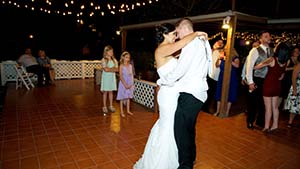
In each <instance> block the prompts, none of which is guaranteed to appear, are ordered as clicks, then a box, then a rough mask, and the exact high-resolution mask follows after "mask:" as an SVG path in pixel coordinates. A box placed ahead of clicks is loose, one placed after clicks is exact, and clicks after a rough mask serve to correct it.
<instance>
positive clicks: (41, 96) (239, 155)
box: [0, 79, 300, 169]
mask: <svg viewBox="0 0 300 169" xmlns="http://www.w3.org/2000/svg"><path fill="white" fill-rule="evenodd" d="M14 87H15V86H13V85H11V84H10V85H8V92H9V93H10V94H9V95H7V96H6V102H5V106H4V109H3V118H2V119H0V128H1V129H3V130H0V150H1V153H0V157H1V158H0V159H1V161H2V162H3V166H4V167H5V166H11V167H8V168H9V169H10V168H20V169H21V168H22V169H23V167H24V168H26V167H27V168H30V169H34V168H48V169H51V168H53V169H54V168H60V169H63V168H72V169H76V168H100V169H120V168H122V169H127V168H128V169H129V168H130V169H131V167H132V165H133V164H134V163H135V162H136V161H137V160H138V159H139V158H140V157H141V155H142V153H143V151H144V148H145V144H146V142H147V140H148V136H149V133H150V130H151V128H152V126H153V124H154V123H155V122H156V120H157V118H158V117H159V115H158V114H157V113H153V112H152V110H150V109H147V108H144V107H142V106H141V105H139V104H136V103H134V102H133V103H132V110H133V111H134V112H135V116H134V117H126V118H122V119H120V120H121V121H120V124H121V126H120V131H119V132H118V133H115V132H114V131H112V130H111V128H110V127H111V122H112V121H111V120H112V118H111V116H110V115H109V116H106V117H103V116H102V114H101V113H99V112H100V110H101V107H102V102H101V99H102V95H101V92H99V89H98V88H97V86H94V81H93V79H85V80H59V81H57V82H56V86H55V87H52V86H51V87H49V88H36V89H35V90H32V91H29V92H27V93H26V94H24V93H22V91H21V90H15V88H14ZM49 91H51V92H49ZM83 91H84V92H83ZM61 93H63V95H62V94H61ZM114 94H116V93H114ZM239 97H241V96H239ZM16 98H18V99H16ZM114 106H115V107H116V108H117V109H118V103H117V102H115V103H114ZM239 107H243V105H238V104H234V105H233V107H232V112H233V114H234V115H233V116H230V117H229V118H224V119H221V118H217V117H214V116H212V115H211V114H208V113H204V112H201V113H200V114H199V116H198V119H197V124H196V131H197V132H196V145H197V156H196V164H195V166H194V168H195V169H198V168H199V169H212V168H213V169H221V168H222V169H244V168H245V169H246V168H247V169H248V168H249V169H268V168H272V169H273V168H274V169H275V168H277V169H298V168H297V166H299V165H300V164H299V160H298V157H299V156H300V152H299V151H298V150H299V149H300V144H299V142H300V138H299V137H298V134H299V130H300V127H295V128H292V129H287V128H285V125H286V122H287V119H288V114H281V115H280V121H279V127H280V129H279V130H278V132H276V133H272V134H268V135H265V134H263V133H262V132H261V131H260V130H259V128H256V129H254V130H248V129H247V128H246V126H245V120H246V116H245V114H244V113H239V112H238V111H239V110H238V108H239ZM241 112H242V111H241ZM298 122H299V120H298V118H296V119H295V124H297V123H298ZM45 159H48V160H45ZM18 166H19V167H18ZM295 166H296V167H295Z"/></svg>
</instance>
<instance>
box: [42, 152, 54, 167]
mask: <svg viewBox="0 0 300 169" xmlns="http://www.w3.org/2000/svg"><path fill="white" fill-rule="evenodd" d="M39 162H40V168H43V169H44V168H45V169H48V168H49V169H51V168H57V167H58V164H57V161H56V158H55V154H54V153H44V154H40V155H39Z"/></svg>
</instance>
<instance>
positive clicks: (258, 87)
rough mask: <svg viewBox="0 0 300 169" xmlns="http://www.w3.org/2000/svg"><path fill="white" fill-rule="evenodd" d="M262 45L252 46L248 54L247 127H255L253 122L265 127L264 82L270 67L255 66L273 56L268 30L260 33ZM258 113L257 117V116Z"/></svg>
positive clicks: (246, 72)
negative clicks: (255, 68)
mask: <svg viewBox="0 0 300 169" xmlns="http://www.w3.org/2000/svg"><path fill="white" fill-rule="evenodd" d="M259 38H260V43H261V44H260V45H259V46H258V47H257V48H252V49H251V51H250V52H249V55H248V56H247V60H246V67H245V68H246V71H245V77H246V82H247V84H248V87H249V94H248V99H247V111H248V112H247V113H248V115H247V127H248V128H249V129H253V123H254V121H255V122H256V125H258V126H260V127H264V121H265V120H264V119H265V118H264V117H265V106H264V101H263V83H264V79H265V77H266V75H267V72H268V67H264V68H261V69H257V70H254V66H255V65H257V64H259V63H260V62H262V61H264V60H265V59H267V58H268V57H270V56H273V49H272V48H270V46H269V45H270V43H271V35H270V33H269V32H268V31H262V32H260V34H259ZM257 114H258V115H257ZM256 115H257V117H256Z"/></svg>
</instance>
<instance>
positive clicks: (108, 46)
mask: <svg viewBox="0 0 300 169" xmlns="http://www.w3.org/2000/svg"><path fill="white" fill-rule="evenodd" d="M110 50H114V49H113V47H112V46H110V45H107V46H105V47H104V49H103V59H102V61H105V63H107V62H108V59H107V58H106V57H105V56H106V55H107V52H108V51H110ZM111 59H112V60H113V62H114V64H115V65H118V62H117V60H116V58H115V55H114V54H113V55H112V56H111Z"/></svg>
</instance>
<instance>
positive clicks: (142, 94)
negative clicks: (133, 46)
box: [0, 60, 157, 111]
mask: <svg viewBox="0 0 300 169" xmlns="http://www.w3.org/2000/svg"><path fill="white" fill-rule="evenodd" d="M100 63H101V62H100V61H56V60H51V64H52V67H53V68H54V70H55V79H72V78H85V77H94V69H95V68H100V67H101V64H100ZM15 64H16V62H15V61H5V62H2V63H1V64H0V66H1V67H0V68H1V81H2V85H5V84H6V82H11V81H13V82H15V80H16V76H17V73H16V71H15V69H14V65H15ZM134 85H135V90H134V96H133V100H134V101H135V102H137V103H139V104H141V105H144V106H146V107H148V108H150V109H153V108H154V110H155V111H156V109H157V105H156V102H155V99H156V98H155V96H156V93H155V91H156V90H155V89H156V86H157V85H156V84H155V83H152V82H149V81H145V80H138V79H135V80H134Z"/></svg>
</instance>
